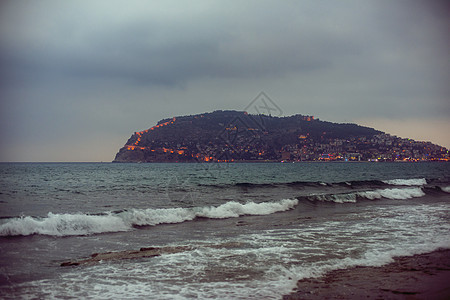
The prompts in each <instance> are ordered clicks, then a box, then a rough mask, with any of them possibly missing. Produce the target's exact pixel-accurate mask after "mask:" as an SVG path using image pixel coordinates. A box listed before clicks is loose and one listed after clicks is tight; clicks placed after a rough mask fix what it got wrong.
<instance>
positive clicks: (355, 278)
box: [283, 249, 450, 300]
mask: <svg viewBox="0 0 450 300" xmlns="http://www.w3.org/2000/svg"><path fill="white" fill-rule="evenodd" d="M283 299H285V300H287V299H450V249H446V250H438V251H434V252H431V253H426V254H421V255H415V256H408V257H398V258H396V259H395V261H394V262H393V263H390V264H388V265H385V266H382V267H355V268H351V269H345V270H335V271H332V272H330V273H328V274H326V275H325V276H323V277H320V278H307V279H302V280H299V281H298V282H297V288H296V289H295V290H294V291H293V292H292V293H291V294H290V295H286V296H283Z"/></svg>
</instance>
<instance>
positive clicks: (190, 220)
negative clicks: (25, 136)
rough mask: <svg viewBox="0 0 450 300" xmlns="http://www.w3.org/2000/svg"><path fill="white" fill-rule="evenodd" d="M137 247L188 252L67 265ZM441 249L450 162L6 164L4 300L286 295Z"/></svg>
mask: <svg viewBox="0 0 450 300" xmlns="http://www.w3.org/2000/svg"><path fill="white" fill-rule="evenodd" d="M143 247H162V248H167V247H175V248H176V249H180V250H179V251H176V252H175V253H163V254H161V255H160V256H156V257H142V258H136V259H120V260H103V261H99V262H96V263H92V264H80V265H73V266H61V264H62V263H64V262H68V261H79V260H83V259H86V258H89V257H91V255H92V254H94V253H106V252H114V251H125V250H137V251H139V249H140V248H143ZM438 248H450V164H449V163H254V164H251V163H235V164H112V163H86V164H83V163H48V164H45V163H14V164H9V163H4V164H0V298H2V299H34V298H39V299H52V298H69V299H70V298H87V299H216V298H220V299H280V298H281V296H282V295H284V294H288V293H289V292H290V291H291V290H292V288H294V287H295V284H296V282H297V280H299V279H301V278H305V277H315V276H320V275H322V274H324V273H326V272H328V271H331V270H334V269H341V268H349V267H353V266H357V265H363V266H366V265H369V266H377V265H383V264H386V263H389V262H391V261H392V258H393V257H395V256H403V255H414V254H419V253H424V252H430V251H433V250H436V249H438Z"/></svg>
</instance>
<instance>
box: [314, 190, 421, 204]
mask: <svg viewBox="0 0 450 300" xmlns="http://www.w3.org/2000/svg"><path fill="white" fill-rule="evenodd" d="M423 196H425V193H424V191H423V190H422V189H421V188H420V187H412V188H394V189H376V190H371V191H360V192H353V193H340V194H319V195H310V196H307V197H306V198H307V199H308V200H313V201H326V202H336V203H348V202H356V201H357V200H358V199H368V200H376V199H381V198H386V199H393V200H405V199H411V198H417V197H423Z"/></svg>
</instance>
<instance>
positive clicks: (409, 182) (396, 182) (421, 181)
mask: <svg viewBox="0 0 450 300" xmlns="http://www.w3.org/2000/svg"><path fill="white" fill-rule="evenodd" d="M383 182H384V183H387V184H390V185H407V186H413V185H416V186H421V185H425V184H427V180H426V179H425V178H411V179H392V180H384V181H383Z"/></svg>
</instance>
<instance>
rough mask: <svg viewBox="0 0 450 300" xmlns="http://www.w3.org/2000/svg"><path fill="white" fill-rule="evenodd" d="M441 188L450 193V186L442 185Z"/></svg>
mask: <svg viewBox="0 0 450 300" xmlns="http://www.w3.org/2000/svg"><path fill="white" fill-rule="evenodd" d="M441 190H442V191H444V192H446V193H450V186H445V187H442V188H441Z"/></svg>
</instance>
